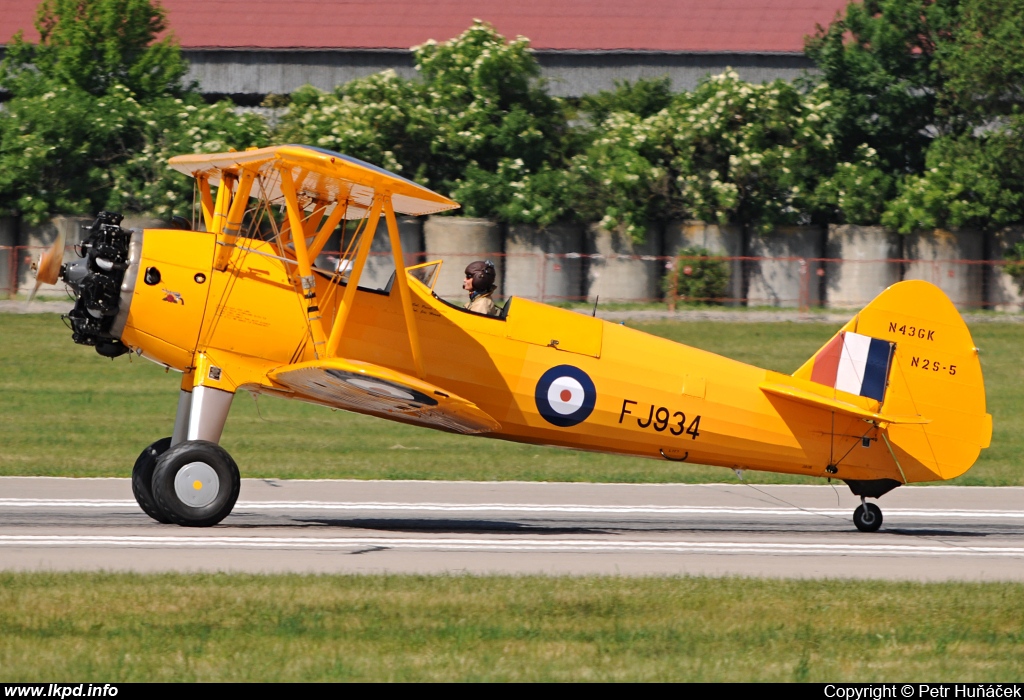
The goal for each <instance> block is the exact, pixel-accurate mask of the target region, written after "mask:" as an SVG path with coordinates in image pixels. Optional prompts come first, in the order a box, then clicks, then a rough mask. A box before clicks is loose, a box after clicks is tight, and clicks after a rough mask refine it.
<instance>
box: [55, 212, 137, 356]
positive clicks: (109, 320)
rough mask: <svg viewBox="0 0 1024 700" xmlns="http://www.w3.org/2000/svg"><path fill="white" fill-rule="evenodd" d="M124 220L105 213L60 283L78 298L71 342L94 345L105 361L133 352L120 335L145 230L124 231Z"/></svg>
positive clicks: (70, 317)
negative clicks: (122, 224)
mask: <svg viewBox="0 0 1024 700" xmlns="http://www.w3.org/2000/svg"><path fill="white" fill-rule="evenodd" d="M122 218H123V217H122V216H121V215H120V214H113V213H111V212H101V213H100V215H99V216H98V217H97V218H96V221H95V222H93V224H92V226H90V227H89V232H90V235H89V237H88V238H87V239H86V240H85V241H84V242H83V243H82V245H81V246H80V247H79V248H78V249H77V250H78V254H79V257H80V259H79V260H76V261H73V262H69V263H67V264H66V265H64V266H63V267H62V268H61V269H60V279H62V280H63V281H64V282H65V283H66V284H67V285H68V286H69V287H70V288H71V290H72V291H73V293H74V295H75V307H74V308H73V309H72V310H71V312H70V313H69V314H68V316H67V318H68V320H69V321H70V322H71V331H72V333H71V339H72V340H73V341H75V342H76V343H79V344H81V345H91V346H93V347H95V348H96V352H98V353H99V354H100V355H103V356H104V357H117V356H119V355H123V354H124V353H126V352H128V347H127V346H126V345H125V344H124V343H122V342H121V333H122V332H123V331H124V326H125V322H126V321H127V319H128V308H129V307H130V305H131V300H132V294H133V292H134V291H135V280H136V278H137V277H138V268H139V260H140V258H141V252H142V236H143V234H142V232H141V231H127V230H125V229H123V228H121V226H120V224H121V220H122Z"/></svg>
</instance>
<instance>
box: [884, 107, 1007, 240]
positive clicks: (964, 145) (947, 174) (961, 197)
mask: <svg viewBox="0 0 1024 700" xmlns="http://www.w3.org/2000/svg"><path fill="white" fill-rule="evenodd" d="M1022 138H1024V118H1022V117H1016V118H1014V119H1013V120H1012V121H1011V122H1010V123H1008V124H1007V125H1006V126H1005V127H1000V128H997V129H992V130H989V131H986V132H983V133H980V134H978V135H973V134H965V135H963V136H959V137H945V138H940V139H936V141H935V142H934V143H933V144H932V145H931V147H930V148H929V149H928V153H927V158H928V160H927V169H926V171H925V172H924V173H923V174H922V175H919V176H910V177H908V178H906V179H905V180H904V182H903V183H902V185H901V188H900V193H899V196H898V197H896V198H895V199H894V200H893V201H892V202H890V203H889V205H888V208H887V210H886V212H885V214H884V215H883V217H882V223H883V224H884V225H886V226H889V227H891V228H894V229H896V230H898V231H900V232H902V233H909V232H911V231H914V230H920V229H930V228H961V227H972V228H978V229H997V228H1000V227H1002V226H1005V225H1006V224H1010V223H1015V222H1019V221H1020V220H1021V209H1022V207H1024V141H1022Z"/></svg>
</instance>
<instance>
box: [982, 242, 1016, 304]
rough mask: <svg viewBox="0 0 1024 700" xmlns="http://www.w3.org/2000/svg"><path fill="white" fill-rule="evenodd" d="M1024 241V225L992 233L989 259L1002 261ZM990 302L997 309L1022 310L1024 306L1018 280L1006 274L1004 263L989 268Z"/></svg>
mask: <svg viewBox="0 0 1024 700" xmlns="http://www.w3.org/2000/svg"><path fill="white" fill-rule="evenodd" d="M1021 241H1024V226H1013V227H1008V228H1005V229H1003V230H1002V231H997V232H996V233H994V234H992V238H991V240H990V244H989V256H988V257H989V259H990V260H998V261H1002V260H1003V259H1004V256H1005V255H1006V253H1007V252H1008V251H1010V250H1013V247H1014V246H1015V245H1016V244H1017V243H1019V242H1021ZM988 302H989V304H990V305H991V308H993V309H995V310H996V311H1020V310H1021V309H1022V308H1024V294H1022V293H1021V289H1020V285H1019V284H1018V283H1017V280H1015V279H1013V278H1012V277H1010V276H1009V275H1008V274H1006V270H1005V267H1004V266H1003V265H992V266H991V267H990V268H989V279H988Z"/></svg>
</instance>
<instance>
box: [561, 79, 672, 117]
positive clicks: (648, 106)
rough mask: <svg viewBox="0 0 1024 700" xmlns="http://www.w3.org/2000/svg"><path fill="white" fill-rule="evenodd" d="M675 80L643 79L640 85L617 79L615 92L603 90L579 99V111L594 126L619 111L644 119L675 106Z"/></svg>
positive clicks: (637, 82) (639, 82)
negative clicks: (673, 83)
mask: <svg viewBox="0 0 1024 700" xmlns="http://www.w3.org/2000/svg"><path fill="white" fill-rule="evenodd" d="M672 99H673V93H672V81H671V79H670V78H668V77H667V76H666V77H664V78H640V79H639V80H637V81H636V82H630V81H628V80H616V81H615V89H614V90H600V91H598V92H596V93H594V94H592V95H584V96H583V97H581V98H580V99H579V109H580V111H581V112H583V113H584V114H586V115H587V116H588V117H589V118H590V121H591V123H593V124H600V123H602V122H604V121H605V120H606V119H607V118H608V117H610V116H611V115H612V114H613V113H615V112H631V113H632V114H636V115H637V116H639V117H641V118H644V117H650V116H652V115H654V114H657V113H658V112H660V111H661V110H663V109H665V108H666V107H668V106H669V105H670V104H672Z"/></svg>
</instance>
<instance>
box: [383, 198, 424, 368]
mask: <svg viewBox="0 0 1024 700" xmlns="http://www.w3.org/2000/svg"><path fill="white" fill-rule="evenodd" d="M384 216H385V217H386V218H387V223H388V236H389V237H390V238H391V254H392V255H393V256H394V258H395V282H397V283H398V293H399V295H400V296H401V302H402V313H403V314H404V315H405V329H406V332H407V333H408V334H409V349H410V350H412V362H413V366H414V367H415V368H416V376H417V377H419V378H420V379H425V377H424V374H423V359H422V357H421V355H420V334H419V331H418V330H417V329H416V314H415V313H414V312H413V309H412V294H410V293H409V279H408V278H407V277H406V275H405V255H404V254H403V253H402V237H401V236H400V235H399V234H398V221H397V220H396V219H395V208H394V206H393V205H392V203H391V195H390V194H386V195H385V196H384Z"/></svg>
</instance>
